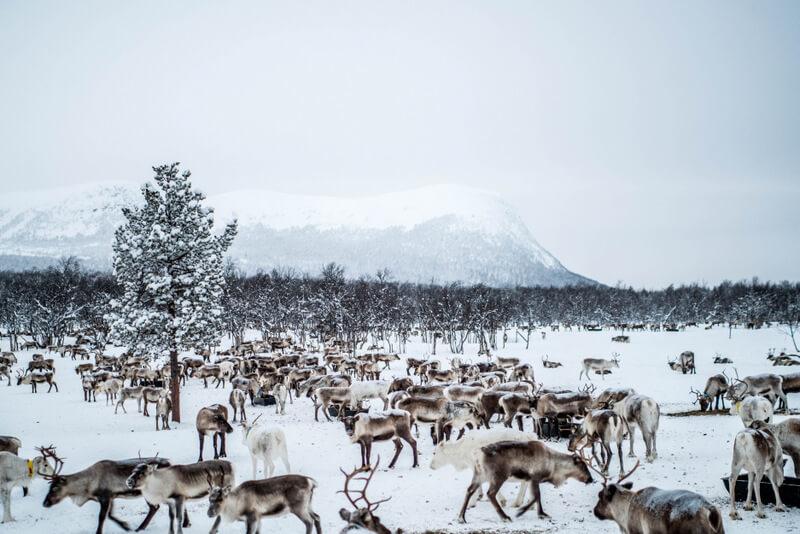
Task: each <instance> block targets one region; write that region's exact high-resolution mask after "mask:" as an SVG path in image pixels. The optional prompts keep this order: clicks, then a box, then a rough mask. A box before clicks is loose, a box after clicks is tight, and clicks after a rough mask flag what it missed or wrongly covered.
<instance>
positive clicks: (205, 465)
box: [125, 455, 234, 534]
mask: <svg viewBox="0 0 800 534" xmlns="http://www.w3.org/2000/svg"><path fill="white" fill-rule="evenodd" d="M156 456H158V455H156ZM233 477H234V474H233V466H232V465H231V463H230V462H228V461H226V460H207V461H205V462H197V463H194V464H186V465H171V466H169V467H162V468H159V465H158V463H157V462H146V461H143V462H142V463H141V464H139V465H137V466H136V467H135V468H134V469H133V471H132V472H131V474H130V476H129V477H128V478H127V479H126V480H125V485H126V486H127V487H128V488H129V489H131V490H137V491H140V492H141V494H142V496H143V497H144V500H145V501H146V502H147V504H149V505H151V506H154V507H156V508H158V507H159V506H161V505H162V504H165V503H166V504H167V505H168V506H169V532H170V534H173V533H174V532H175V529H174V527H173V521H174V523H177V525H178V534H182V533H183V527H188V526H191V523H190V521H189V516H188V515H185V514H184V512H185V510H184V507H183V505H184V502H185V501H187V500H197V499H201V498H203V497H205V496H206V495H208V493H209V489H210V487H209V486H210V483H209V480H208V479H209V478H211V483H216V485H226V484H230V483H232V482H233ZM181 519H183V521H181Z"/></svg>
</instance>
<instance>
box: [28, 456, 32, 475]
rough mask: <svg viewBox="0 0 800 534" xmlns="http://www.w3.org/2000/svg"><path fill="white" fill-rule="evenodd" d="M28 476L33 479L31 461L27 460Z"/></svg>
mask: <svg viewBox="0 0 800 534" xmlns="http://www.w3.org/2000/svg"><path fill="white" fill-rule="evenodd" d="M28 476H29V477H31V478H33V460H28Z"/></svg>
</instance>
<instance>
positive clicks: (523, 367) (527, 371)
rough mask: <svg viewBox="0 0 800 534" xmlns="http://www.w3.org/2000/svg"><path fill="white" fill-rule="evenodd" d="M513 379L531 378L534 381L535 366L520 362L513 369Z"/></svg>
mask: <svg viewBox="0 0 800 534" xmlns="http://www.w3.org/2000/svg"><path fill="white" fill-rule="evenodd" d="M511 380H514V381H520V380H530V381H531V382H533V380H534V376H533V366H532V365H531V364H529V363H520V364H517V365H515V366H514V368H513V369H512V370H511Z"/></svg>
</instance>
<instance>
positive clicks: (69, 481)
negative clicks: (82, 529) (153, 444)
mask: <svg viewBox="0 0 800 534" xmlns="http://www.w3.org/2000/svg"><path fill="white" fill-rule="evenodd" d="M144 461H153V462H157V463H158V464H159V466H160V467H166V466H168V465H170V463H169V460H166V459H164V458H158V459H157V458H145V459H142V458H136V459H130V460H121V461H114V460H101V461H99V462H97V463H95V464H93V465H91V466H89V467H88V468H86V469H84V470H83V471H78V472H77V473H73V474H71V475H61V474H60V472H61V467H62V466H63V462H61V461H60V460H59V459H56V464H57V465H56V467H55V475H51V476H44V477H43V478H45V479H48V480H50V489H49V490H48V492H47V496H46V497H45V498H44V502H43V503H42V504H43V506H44V507H45V508H50V507H51V506H53V505H56V504H58V503H60V502H61V501H62V500H64V499H65V498H67V497H70V498H71V499H72V501H73V502H74V503H75V504H77V505H78V506H83V505H84V504H85V503H86V502H88V501H97V502H98V503H99V504H100V517H99V519H98V522H97V531H96V533H95V534H102V533H103V524H104V523H105V521H106V518H110V519H111V520H112V521H114V522H115V523H116V524H118V525H119V526H120V527H122V528H123V529H124V530H130V527H128V524H127V523H125V522H124V521H122V520H120V519H117V518H116V517H114V513H113V506H114V499H118V498H132V497H139V496H140V495H141V492H139V491H137V490H131V489H130V488H129V487H128V486H127V485H126V483H125V481H126V480H127V478H128V477H129V476H130V475H131V473H132V472H133V469H134V468H135V467H136V466H137V465H139V464H140V463H142V462H144ZM147 506H148V508H149V509H148V512H147V516H146V517H145V518H144V521H142V524H141V525H139V527H138V528H137V529H136V530H137V531H139V530H144V529H145V528H147V525H148V524H149V523H150V520H151V519H152V518H153V515H155V513H156V510H157V509H158V508H157V507H155V506H153V505H150V504H148V505H147Z"/></svg>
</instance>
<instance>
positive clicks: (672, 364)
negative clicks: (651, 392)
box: [667, 356, 681, 371]
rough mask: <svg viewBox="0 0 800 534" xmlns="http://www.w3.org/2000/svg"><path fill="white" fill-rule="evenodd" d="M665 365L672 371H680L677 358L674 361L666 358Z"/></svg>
mask: <svg viewBox="0 0 800 534" xmlns="http://www.w3.org/2000/svg"><path fill="white" fill-rule="evenodd" d="M667 365H668V366H669V368H670V369H672V370H673V371H680V370H681V364H680V363H678V359H677V358H675V359H674V360H670V359H669V356H667Z"/></svg>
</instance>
